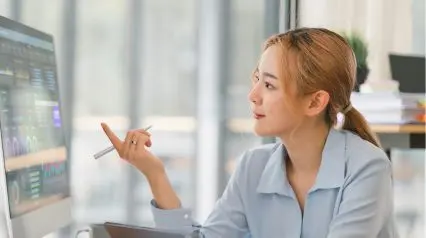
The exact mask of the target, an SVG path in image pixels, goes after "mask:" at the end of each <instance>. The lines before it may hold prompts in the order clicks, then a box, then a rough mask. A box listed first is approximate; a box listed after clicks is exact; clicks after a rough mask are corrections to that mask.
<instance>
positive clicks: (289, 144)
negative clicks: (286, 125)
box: [281, 123, 330, 173]
mask: <svg viewBox="0 0 426 238" xmlns="http://www.w3.org/2000/svg"><path fill="white" fill-rule="evenodd" d="M329 132H330V127H329V126H328V125H327V124H325V123H316V124H312V125H308V126H303V127H300V129H298V130H297V131H295V132H293V133H292V134H291V135H290V136H283V137H281V141H282V143H283V144H284V146H285V148H286V151H287V154H288V156H289V160H288V161H287V162H288V163H287V166H288V168H287V169H290V170H291V171H292V172H293V173H299V172H301V173H316V172H317V171H318V169H319V167H320V165H321V158H322V151H323V149H324V145H325V141H326V140H327V136H328V133H329Z"/></svg>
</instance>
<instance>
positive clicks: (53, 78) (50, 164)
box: [0, 18, 69, 218]
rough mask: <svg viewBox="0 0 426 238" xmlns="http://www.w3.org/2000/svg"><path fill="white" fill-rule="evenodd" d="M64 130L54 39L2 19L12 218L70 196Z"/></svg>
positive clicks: (0, 55) (0, 105) (1, 78)
mask: <svg viewBox="0 0 426 238" xmlns="http://www.w3.org/2000/svg"><path fill="white" fill-rule="evenodd" d="M62 126H63V125H62V120H61V113H60V103H59V92H58V84H57V70H56V63H55V54H54V47H53V40H52V37H51V36H50V35H47V34H44V33H41V32H39V31H36V30H33V29H32V28H29V27H24V26H23V25H20V24H13V22H12V21H10V20H8V19H5V18H0V129H1V141H2V143H1V145H2V148H3V156H4V163H5V164H4V167H5V170H6V171H5V173H6V184H7V192H8V201H9V209H10V215H11V218H14V217H17V216H21V215H23V214H25V213H28V212H31V211H34V210H36V209H38V208H41V207H43V206H46V205H50V204H52V203H55V202H58V201H60V200H62V199H64V198H66V197H68V196H69V176H68V162H67V161H68V160H67V151H66V147H65V137H64V130H63V127H62ZM1 172H3V171H1Z"/></svg>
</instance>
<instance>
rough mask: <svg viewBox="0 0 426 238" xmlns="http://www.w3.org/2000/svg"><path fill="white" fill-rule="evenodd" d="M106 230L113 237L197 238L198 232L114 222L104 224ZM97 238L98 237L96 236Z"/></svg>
mask: <svg viewBox="0 0 426 238" xmlns="http://www.w3.org/2000/svg"><path fill="white" fill-rule="evenodd" d="M104 228H105V230H106V231H107V232H108V234H109V236H110V237H111V238H124V237H125V238H196V237H199V236H198V235H197V233H192V234H180V233H174V232H171V231H166V230H159V229H155V228H149V227H138V226H131V225H124V224H119V223H113V222H106V223H105V224H104ZM95 238H96V237H95Z"/></svg>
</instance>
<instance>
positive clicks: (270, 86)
mask: <svg viewBox="0 0 426 238" xmlns="http://www.w3.org/2000/svg"><path fill="white" fill-rule="evenodd" d="M265 87H266V88H267V89H273V88H274V86H273V85H272V84H270V83H268V82H265Z"/></svg>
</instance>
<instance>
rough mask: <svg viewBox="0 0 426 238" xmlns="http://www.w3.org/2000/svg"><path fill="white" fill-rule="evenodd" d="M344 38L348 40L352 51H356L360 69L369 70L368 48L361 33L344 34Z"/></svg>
mask: <svg viewBox="0 0 426 238" xmlns="http://www.w3.org/2000/svg"><path fill="white" fill-rule="evenodd" d="M342 36H343V38H345V39H346V41H347V42H348V43H349V45H350V46H351V48H352V50H353V51H354V53H355V58H356V62H357V65H358V67H360V68H368V66H367V56H368V46H367V42H366V41H365V40H364V38H363V37H362V36H361V35H360V34H359V33H356V32H354V33H352V34H350V35H348V34H342Z"/></svg>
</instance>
